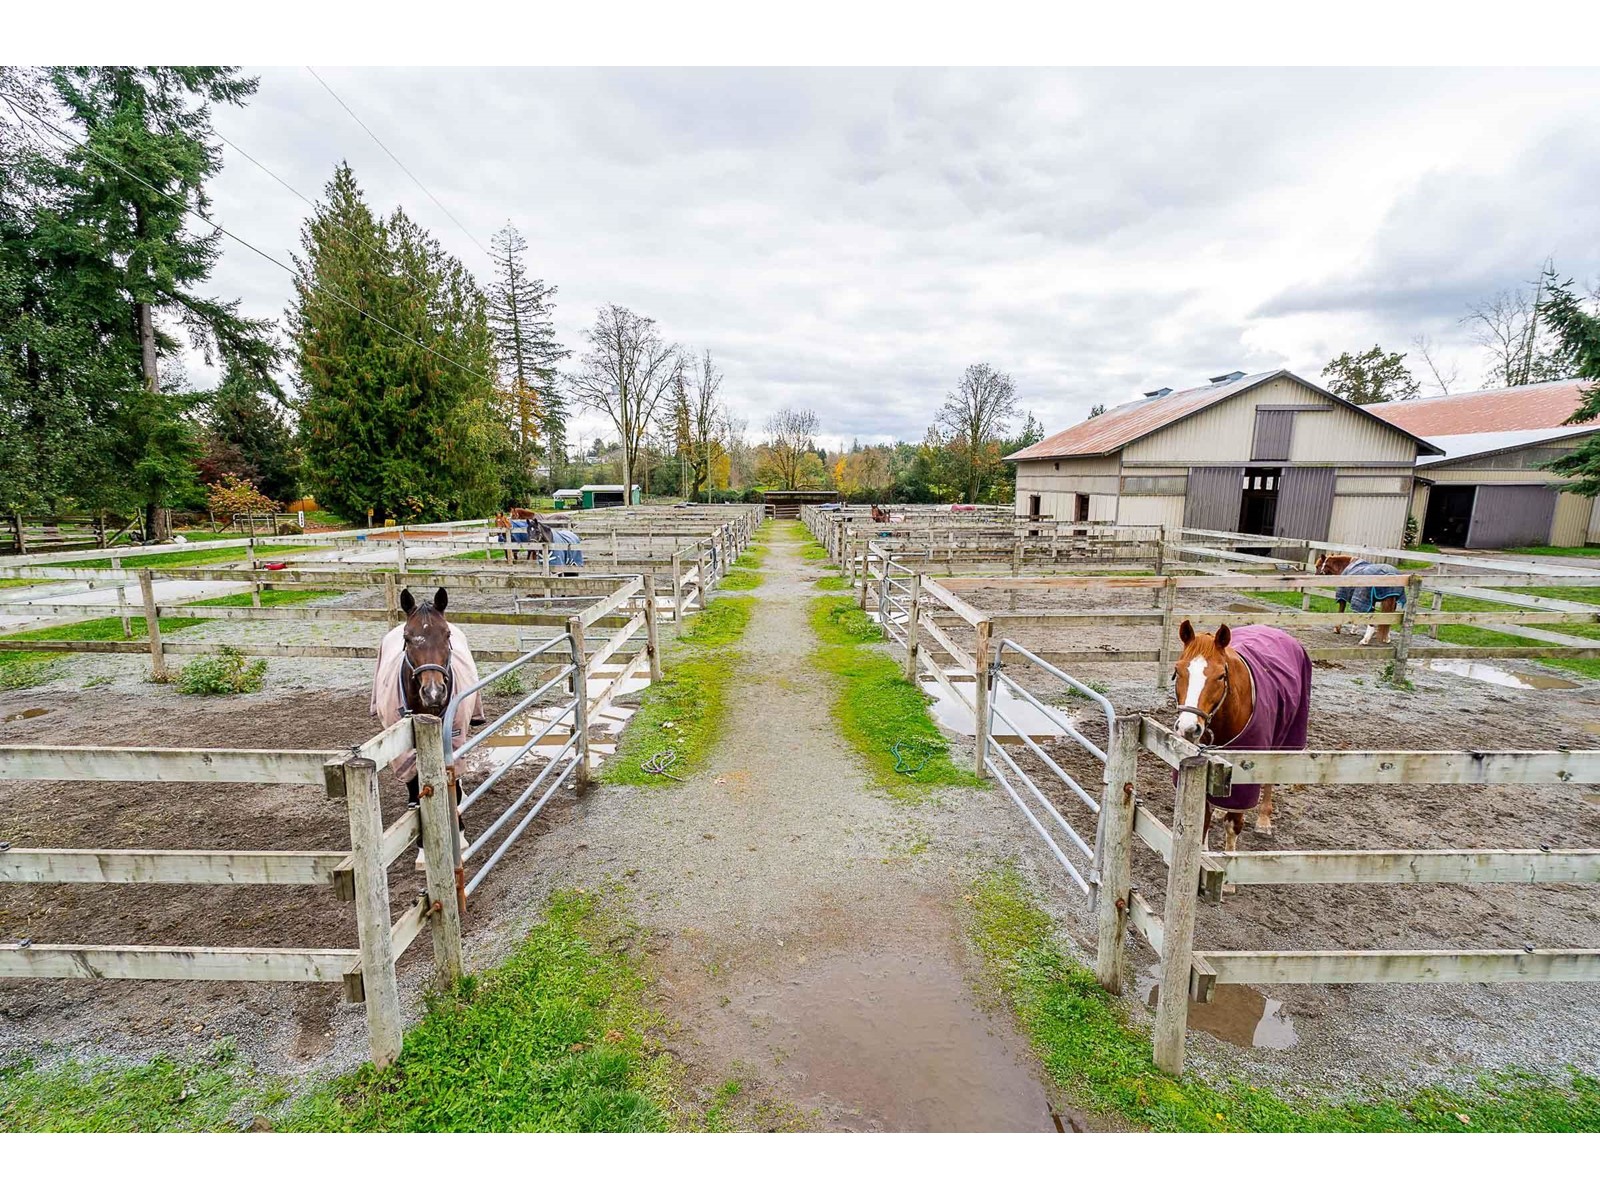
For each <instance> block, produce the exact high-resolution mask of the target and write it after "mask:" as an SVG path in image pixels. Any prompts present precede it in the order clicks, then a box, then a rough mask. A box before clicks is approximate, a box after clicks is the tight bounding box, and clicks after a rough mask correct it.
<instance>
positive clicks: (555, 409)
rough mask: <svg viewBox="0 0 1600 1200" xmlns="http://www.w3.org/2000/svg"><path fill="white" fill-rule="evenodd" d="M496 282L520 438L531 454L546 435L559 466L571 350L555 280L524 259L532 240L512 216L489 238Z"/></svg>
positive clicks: (492, 308)
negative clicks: (537, 274) (559, 330)
mask: <svg viewBox="0 0 1600 1200" xmlns="http://www.w3.org/2000/svg"><path fill="white" fill-rule="evenodd" d="M489 246H490V258H491V259H492V260H493V262H494V282H493V283H492V284H491V285H490V287H489V324H490V327H491V328H492V329H493V331H494V345H495V356H496V358H497V359H498V360H499V367H500V378H501V379H502V380H503V381H504V383H505V386H506V389H507V392H508V394H509V400H510V405H511V411H510V412H508V414H507V416H508V417H509V418H510V420H511V422H512V428H513V430H514V432H515V434H516V439H517V443H518V445H519V446H520V447H522V449H523V452H524V454H525V456H528V457H531V456H532V455H534V454H536V453H537V452H538V443H539V442H540V441H541V440H542V441H543V442H544V444H545V447H546V448H547V453H548V460H549V464H550V486H551V487H552V488H554V486H555V469H556V467H557V466H558V465H559V464H560V463H561V462H562V461H563V460H564V459H565V447H566V437H567V422H566V408H565V405H564V403H563V401H562V397H561V394H560V387H559V384H560V375H559V373H558V368H559V367H560V364H561V362H562V360H563V359H565V358H567V357H568V356H569V355H570V354H571V351H569V350H566V349H564V348H563V347H562V345H561V343H560V342H559V341H558V340H557V339H556V332H555V323H554V320H553V314H554V312H555V294H556V287H555V285H554V284H547V283H545V281H544V280H542V279H534V278H531V277H529V275H528V271H527V267H526V265H525V264H524V261H523V260H524V256H525V255H526V253H527V249H528V243H527V242H526V241H525V240H524V239H523V237H522V235H521V234H519V233H518V232H517V229H516V226H514V225H512V224H511V222H509V221H507V222H506V224H505V227H504V228H503V229H501V230H500V231H499V232H498V233H496V234H495V235H494V237H493V238H491V239H490V241H489Z"/></svg>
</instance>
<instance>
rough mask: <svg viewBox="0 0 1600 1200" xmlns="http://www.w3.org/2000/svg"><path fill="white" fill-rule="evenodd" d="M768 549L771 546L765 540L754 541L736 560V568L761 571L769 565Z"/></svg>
mask: <svg viewBox="0 0 1600 1200" xmlns="http://www.w3.org/2000/svg"><path fill="white" fill-rule="evenodd" d="M768 550H769V547H768V546H767V545H766V543H765V542H753V543H751V545H750V546H749V547H748V548H747V549H746V550H745V552H744V553H743V554H741V555H739V557H738V558H736V559H735V560H734V563H733V565H734V567H735V569H742V570H746V571H759V570H761V568H762V567H764V566H766V565H767V553H768Z"/></svg>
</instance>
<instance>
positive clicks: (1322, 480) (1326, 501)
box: [1273, 467, 1338, 542]
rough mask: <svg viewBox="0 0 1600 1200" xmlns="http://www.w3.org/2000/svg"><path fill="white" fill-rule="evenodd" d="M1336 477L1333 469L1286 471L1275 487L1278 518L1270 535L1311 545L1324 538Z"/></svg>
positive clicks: (1331, 515)
mask: <svg viewBox="0 0 1600 1200" xmlns="http://www.w3.org/2000/svg"><path fill="white" fill-rule="evenodd" d="M1337 476H1338V472H1337V471H1336V470H1335V468H1333V467H1285V468H1284V469H1283V477H1282V479H1281V480H1280V482H1279V485H1278V517H1277V522H1276V524H1275V527H1274V529H1273V532H1274V533H1276V534H1277V535H1278V536H1279V537H1287V538H1302V539H1305V540H1307V541H1314V542H1320V541H1322V540H1323V539H1324V538H1326V537H1327V536H1328V525H1329V523H1330V521H1331V520H1332V517H1333V489H1334V484H1335V483H1336V482H1337Z"/></svg>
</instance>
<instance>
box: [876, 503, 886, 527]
mask: <svg viewBox="0 0 1600 1200" xmlns="http://www.w3.org/2000/svg"><path fill="white" fill-rule="evenodd" d="M872 519H873V521H874V522H876V523H877V524H879V525H882V524H883V523H884V522H886V521H887V520H888V519H889V514H888V513H886V512H884V511H883V509H881V508H879V507H878V506H877V505H876V504H874V505H873V506H872Z"/></svg>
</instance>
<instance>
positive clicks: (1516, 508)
mask: <svg viewBox="0 0 1600 1200" xmlns="http://www.w3.org/2000/svg"><path fill="white" fill-rule="evenodd" d="M1555 515H1556V490H1555V489H1554V488H1551V487H1546V486H1545V485H1544V484H1542V483H1529V484H1520V483H1519V484H1513V485H1504V484H1497V485H1495V486H1494V487H1489V486H1487V485H1479V487H1478V502H1477V504H1475V505H1473V507H1472V525H1471V526H1470V527H1469V528H1468V530H1467V546H1468V547H1469V548H1471V549H1474V550H1496V549H1499V548H1500V547H1502V546H1542V545H1544V544H1545V543H1547V542H1548V541H1549V540H1550V523H1551V521H1552V520H1554V519H1555Z"/></svg>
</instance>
